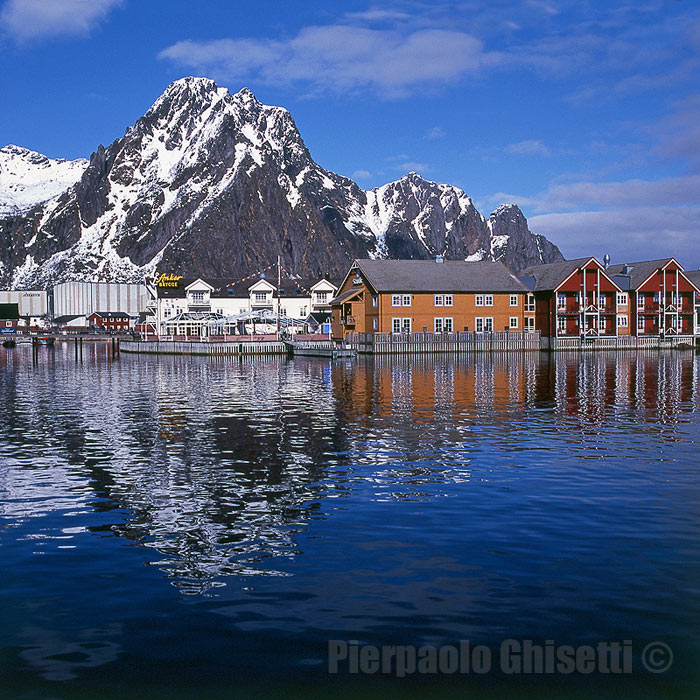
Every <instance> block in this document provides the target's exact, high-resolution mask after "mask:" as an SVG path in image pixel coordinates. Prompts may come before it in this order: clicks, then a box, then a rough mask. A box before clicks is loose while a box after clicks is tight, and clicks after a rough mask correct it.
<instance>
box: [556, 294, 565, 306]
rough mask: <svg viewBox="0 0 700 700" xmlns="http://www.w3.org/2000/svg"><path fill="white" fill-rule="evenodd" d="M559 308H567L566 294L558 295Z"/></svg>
mask: <svg viewBox="0 0 700 700" xmlns="http://www.w3.org/2000/svg"><path fill="white" fill-rule="evenodd" d="M557 306H558V307H559V308H563V307H565V306H566V294H562V293H561V292H559V293H558V294H557Z"/></svg>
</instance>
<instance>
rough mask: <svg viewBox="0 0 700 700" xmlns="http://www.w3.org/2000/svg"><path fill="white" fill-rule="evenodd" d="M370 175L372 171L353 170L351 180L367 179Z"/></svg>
mask: <svg viewBox="0 0 700 700" xmlns="http://www.w3.org/2000/svg"><path fill="white" fill-rule="evenodd" d="M370 177H372V173H371V172H370V171H369V170H355V172H354V173H353V174H352V179H353V180H367V179H368V178H370Z"/></svg>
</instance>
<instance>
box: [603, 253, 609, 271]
mask: <svg viewBox="0 0 700 700" xmlns="http://www.w3.org/2000/svg"><path fill="white" fill-rule="evenodd" d="M603 267H604V268H605V269H606V270H607V269H608V268H609V267H610V256H609V255H608V254H607V253H606V254H605V255H604V256H603Z"/></svg>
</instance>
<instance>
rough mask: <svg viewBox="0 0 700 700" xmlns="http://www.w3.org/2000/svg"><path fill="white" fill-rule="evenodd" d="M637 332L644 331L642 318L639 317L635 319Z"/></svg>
mask: <svg viewBox="0 0 700 700" xmlns="http://www.w3.org/2000/svg"><path fill="white" fill-rule="evenodd" d="M637 330H638V331H643V330H644V318H642V317H641V316H640V317H639V318H638V319H637Z"/></svg>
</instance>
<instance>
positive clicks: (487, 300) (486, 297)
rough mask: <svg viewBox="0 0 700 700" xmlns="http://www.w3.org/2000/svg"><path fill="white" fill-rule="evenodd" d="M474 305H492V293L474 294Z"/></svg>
mask: <svg viewBox="0 0 700 700" xmlns="http://www.w3.org/2000/svg"><path fill="white" fill-rule="evenodd" d="M474 305H475V306H493V294H475V295H474Z"/></svg>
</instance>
